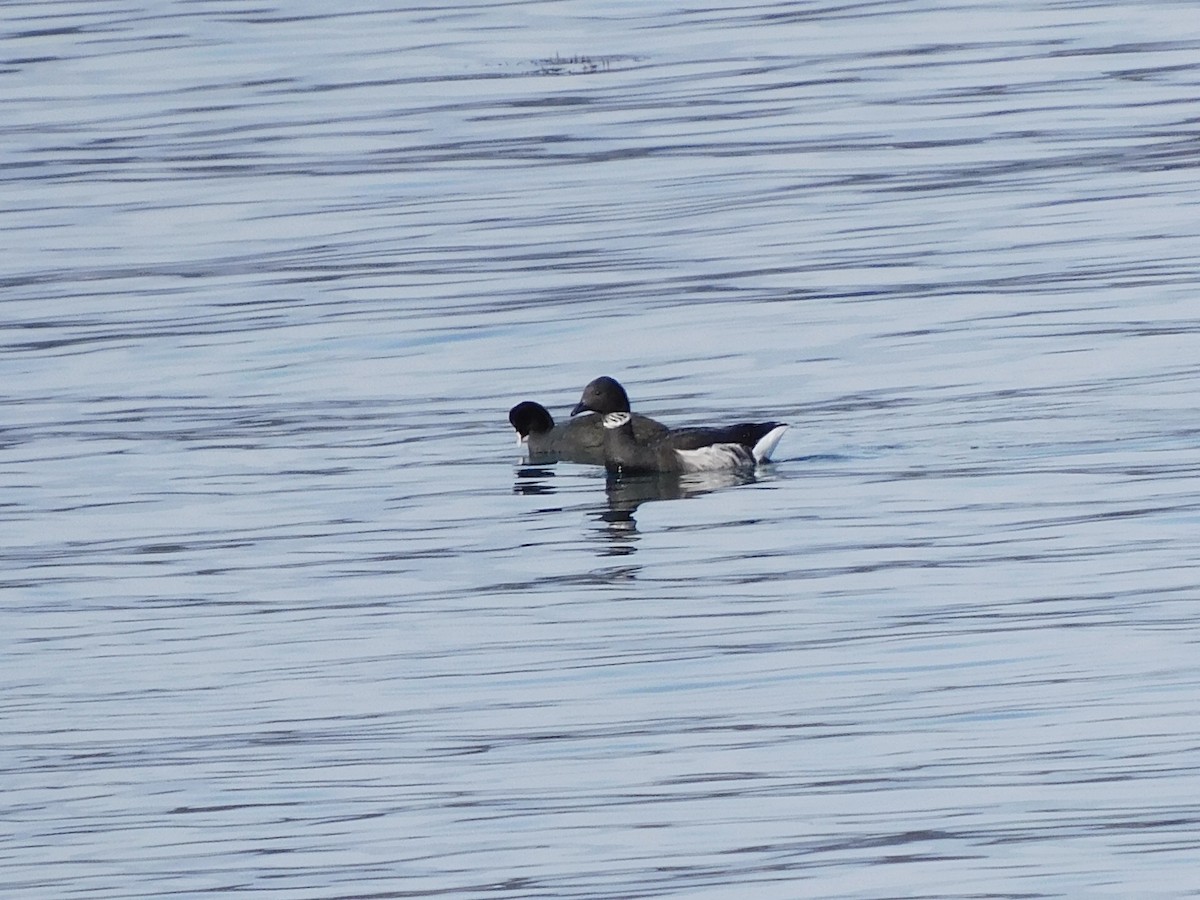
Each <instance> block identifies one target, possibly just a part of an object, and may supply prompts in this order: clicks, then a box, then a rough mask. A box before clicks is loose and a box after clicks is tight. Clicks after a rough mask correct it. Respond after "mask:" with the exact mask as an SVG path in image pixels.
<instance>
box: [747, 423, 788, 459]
mask: <svg viewBox="0 0 1200 900" xmlns="http://www.w3.org/2000/svg"><path fill="white" fill-rule="evenodd" d="M785 431H787V426H786V425H776V426H775V427H774V428H772V429H771V430H770V431H768V432H767V433H766V434H764V435H763V436H762V437H760V438H759V439H758V443H757V444H755V445H754V458H755V459H756V460H758V461H759V462H770V461H771V454H772V453H774V452H775V445H776V444H778V443H779V439H780V438H781V437H783V433H784V432H785Z"/></svg>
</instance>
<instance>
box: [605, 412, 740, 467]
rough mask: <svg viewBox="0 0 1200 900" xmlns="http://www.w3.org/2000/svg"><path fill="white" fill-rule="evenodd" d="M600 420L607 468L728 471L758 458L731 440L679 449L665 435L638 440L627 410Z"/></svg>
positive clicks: (607, 415)
mask: <svg viewBox="0 0 1200 900" xmlns="http://www.w3.org/2000/svg"><path fill="white" fill-rule="evenodd" d="M602 422H603V424H604V464H605V466H607V468H608V470H609V471H610V472H620V473H631V474H637V473H644V472H672V473H678V474H681V475H686V474H688V473H692V472H728V471H736V470H738V469H753V468H754V467H755V466H756V465H757V464H758V460H756V459H755V457H754V454H753V453H752V452H751V451H750V450H749V449H748V448H747V447H745V446H744V445H742V444H738V443H733V442H717V443H707V444H704V445H702V446H698V447H694V448H691V449H686V450H683V449H680V448H678V447H676V446H675V445H674V443H673V442H672V441H671V440H670V436H669V435H668V436H667V437H666V438H659V439H657V440H650V441H639V440H638V439H637V436H636V435H635V434H634V431H633V424H632V417H631V415H630V414H629V413H627V412H614V413H606V414H605V415H604V417H603V419H602Z"/></svg>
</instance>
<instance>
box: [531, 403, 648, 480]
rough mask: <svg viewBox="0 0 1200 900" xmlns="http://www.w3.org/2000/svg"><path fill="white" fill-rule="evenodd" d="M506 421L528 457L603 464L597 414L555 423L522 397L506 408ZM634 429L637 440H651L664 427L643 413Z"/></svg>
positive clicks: (539, 405) (545, 413)
mask: <svg viewBox="0 0 1200 900" xmlns="http://www.w3.org/2000/svg"><path fill="white" fill-rule="evenodd" d="M508 421H509V422H510V423H512V427H513V428H515V429H516V431H517V440H518V442H519V443H523V444H525V445H526V446H527V447H528V448H529V454H530V455H531V456H539V457H553V458H555V459H565V460H567V461H568V462H578V463H588V464H591V465H598V466H602V465H604V425H603V424H602V423H601V420H600V416H598V415H592V416H582V417H581V418H578V419H571V420H570V421H569V422H565V423H563V424H561V425H556V424H554V417H553V416H552V415H550V412H549V410H547V409H546V407H544V406H542V404H540V403H535V402H533V401H532V400H525V401H522V402H521V403H518V404H517V405H516V406H514V407H513V408H512V409H510V410H509V411H508ZM633 432H634V436H635V437H636V439H637V440H640V441H652V440H658V439H661V437H662V436H664V435H666V434H667V427H666V426H665V425H660V424H659V423H658V422H655V421H654V420H653V419H648V418H646V417H645V416H634V417H633Z"/></svg>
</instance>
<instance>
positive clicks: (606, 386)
mask: <svg viewBox="0 0 1200 900" xmlns="http://www.w3.org/2000/svg"><path fill="white" fill-rule="evenodd" d="M589 410H590V411H591V412H595V413H600V414H601V415H605V414H607V413H615V412H629V395H628V394H626V393H625V388H623V387H621V383H620V382H619V381H617V379H615V378H609V377H608V376H607V375H601V376H600V377H599V378H597V379H595V380H593V381H590V382H588V385H587V387H585V388H584V389H583V396H582V397H580V398H579V402H578V403H576V404H575V408H574V409H573V410H571V415H573V416H577V415H579V414H580V413H581V412H587V411H589Z"/></svg>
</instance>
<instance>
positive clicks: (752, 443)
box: [571, 375, 787, 472]
mask: <svg viewBox="0 0 1200 900" xmlns="http://www.w3.org/2000/svg"><path fill="white" fill-rule="evenodd" d="M584 411H591V412H594V413H599V414H600V415H602V416H607V415H609V414H612V413H629V412H630V410H629V395H628V394H627V393H626V392H625V388H623V387H622V386H621V384H620V382H618V381H617V380H616V379H615V378H609V377H608V376H607V375H602V376H601V377H599V378H597V379H595V380H593V381H591V382H589V383H588V385H587V387H585V388H584V389H583V396H582V397H581V398H580V399H579V402H578V403H577V404H575V408H574V409H573V410H571V415H572V416H574V415H577V414H579V413H581V412H584ZM638 418H641V417H639V416H637V415H633V419H634V420H635V427H634V429H633V432H632V434H631V433H630V430H629V429H627V428H625V425H626V423H625V422H621V421H618V420H616V419H613V420H612V422H611V424H610V422H609V421H608V420H607V419H606V420H605V421H604V428H605V431H606V434H605V437H604V450H605V463H606V464H607V465H608V466H609V468H610V469H611V468H614V466H613V463H616V464H617V465H616V468H618V469H626V470H629V471H652V472H700V471H711V470H716V469H736V468H741V467H744V466H753V465H754V464H755V463H759V462H768V461H770V459H771V454H772V453H773V452H774V450H775V446H776V445H777V444H778V443H779V440H780V438H782V437H783V433H784V432H785V431H787V425H785V424H784V423H782V422H740V423H738V424H737V425H726V426H724V427H719V428H678V429H675V430H672V431H669V432H667V433H666V434H665V435H664V434H661V433H659V434H656V435H649V436H646V437H643V436H642V435H640V434H638V433H637V429H636V420H637V419H638ZM651 421H653V420H651ZM655 424H658V423H655ZM660 427H661V426H660ZM610 431H611V432H616V433H615V434H608V433H607V432H610ZM636 445H640V447H637V446H636ZM731 445H733V446H738V447H740V448H742V449H743V450H744V451H745V455H744V456H743V455H741V454H737V453H736V452H734V451H730V450H728V449H722V450H719V451H718V450H717V449H716V448H728V447H729V446H731ZM610 447H611V448H614V450H616V449H619V450H620V451H621V452H620V453H618V454H617V456H616V457H612V456H610V455H609V448H610ZM635 447H636V449H635ZM663 448H667V449H669V450H674V451H683V452H696V451H704V454H705V456H704V457H691V458H690V459H692V462H691V463H688V465H687V466H686V467H682V468H680V467H679V465H682V464H677V462H676V460H675V458H674V457H672V456H671V455H670V454H669V453H665V452H662V449H663ZM651 455H653V456H654V458H655V459H656V460H657V461H656V462H655V463H654V464H653V465H651ZM701 458H706V459H707V462H706V463H705V464H704V465H703V466H699V467H697V466H698V463H697V462H696V461H697V460H699V459H701ZM735 460H736V462H735ZM664 466H665V467H666V468H664Z"/></svg>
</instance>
